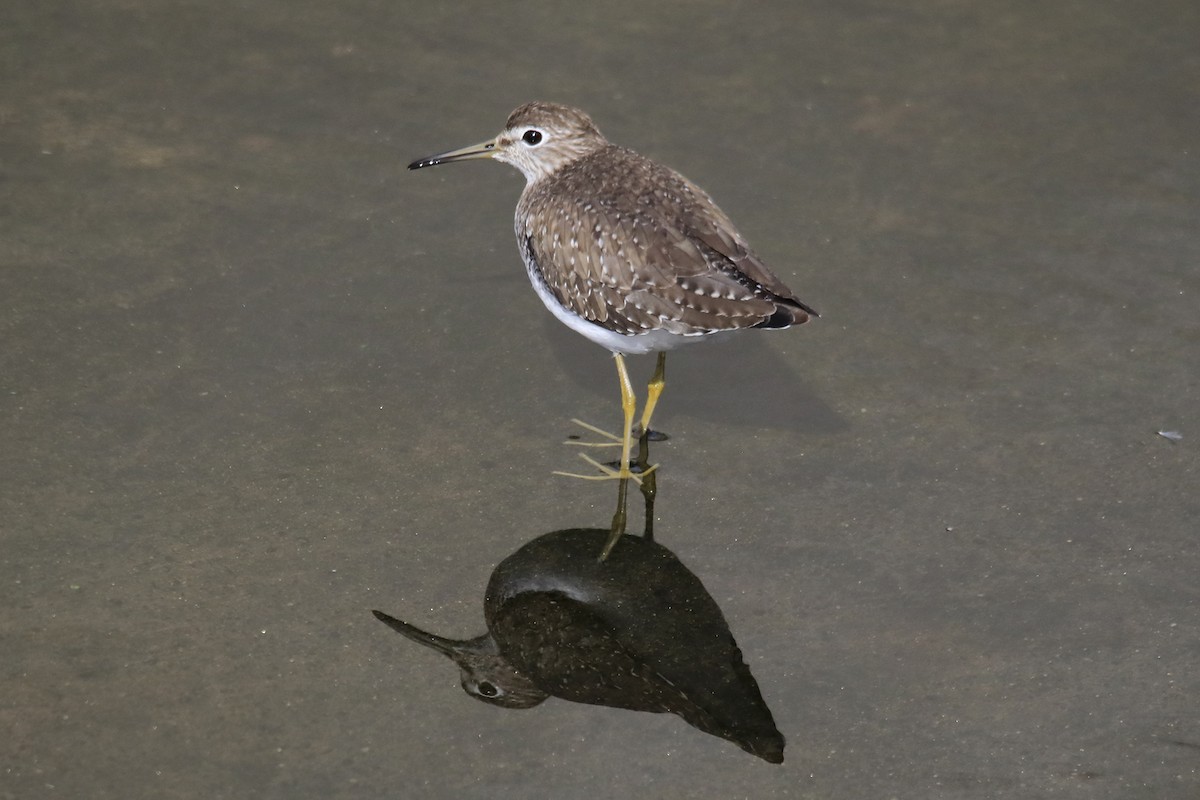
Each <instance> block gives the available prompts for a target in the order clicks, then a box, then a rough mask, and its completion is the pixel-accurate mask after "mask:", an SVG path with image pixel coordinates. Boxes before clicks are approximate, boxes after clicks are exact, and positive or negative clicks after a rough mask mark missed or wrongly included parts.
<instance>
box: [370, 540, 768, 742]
mask: <svg viewBox="0 0 1200 800" xmlns="http://www.w3.org/2000/svg"><path fill="white" fill-rule="evenodd" d="M609 534H610V532H609V531H608V530H605V529H602V528H574V529H569V530H560V531H553V532H551V533H547V534H544V535H542V536H539V537H537V538H536V539H534V540H532V541H530V542H528V543H526V544H525V545H524V546H522V547H521V548H520V549H518V550H517V551H516V552H515V553H513V554H512V555H510V556H508V557H507V558H506V559H504V560H503V561H502V562H500V564H499V565H498V566H497V567H496V569H495V570H494V571H493V573H492V576H491V579H490V580H489V581H488V586H487V590H486V593H485V599H484V618H485V620H486V622H487V629H488V632H487V633H485V634H483V635H481V636H477V637H475V638H473V639H466V640H456V639H449V638H445V637H442V636H437V635H434V634H431V633H427V632H426V631H423V630H421V629H420V628H418V627H416V626H415V625H411V624H409V623H407V622H404V621H402V620H399V619H396V618H395V617H393V616H390V615H388V614H385V613H384V612H382V611H378V610H376V611H373V612H372V613H373V614H374V615H375V617H376V619H378V620H380V621H381V622H383V623H384V624H386V625H387V626H388V627H390V628H391V629H392V630H394V631H396V632H397V633H400V634H402V635H403V636H405V637H406V638H408V639H410V640H412V641H415V642H417V643H419V644H421V645H424V646H426V647H429V648H431V649H433V650H435V651H437V652H439V653H441V654H442V655H444V656H447V657H449V658H450V659H452V660H453V661H454V662H455V663H456V664H457V665H458V667H459V670H460V673H461V683H462V687H463V689H464V690H465V691H466V692H467V694H469V695H471V696H473V697H476V698H478V699H479V700H482V701H484V702H487V703H490V704H492V705H497V706H500V707H503V708H513V709H519V708H531V707H533V706H536V705H538V704H539V703H541V702H542V701H544V700H546V699H547V698H548V697H558V698H561V699H564V700H571V701H574V702H576V703H588V704H592V705H602V706H610V707H614V708H624V709H630V710H634V711H650V712H658V713H672V714H676V715H678V716H680V717H681V718H683V720H684V721H686V722H687V723H688V724H690V725H692V726H694V727H696V728H698V729H700V730H702V731H704V732H705V733H708V734H712V735H714V736H719V737H721V738H723V739H726V740H728V741H730V742H733V743H734V744H736V745H738V746H739V747H741V748H742V749H743V750H746V751H747V752H749V753H752V754H753V755H756V756H758V757H759V758H762V759H764V760H766V761H768V762H771V763H774V764H778V763H782V761H783V750H784V744H785V742H784V737H783V735H782V734H781V733H780V732H779V730H778V729H777V728H776V727H775V721H774V719H773V718H772V716H771V711H770V709H769V708H768V707H767V705H766V703H765V702H764V701H763V698H762V694H761V693H760V691H759V688H758V684H757V682H756V681H755V680H754V676H753V675H752V674H751V673H750V668H749V667H748V666H746V663H745V660H744V658H743V656H742V652H741V650H740V649H738V646H737V642H736V641H735V640H734V638H733V634H732V633H731V632H730V630H729V624H728V623H727V622H726V621H725V617H724V616H723V615H722V613H721V609H720V608H719V607H718V606H717V603H716V601H715V600H713V598H712V596H711V595H710V594H709V593H708V591H707V590H706V589H705V588H704V584H703V583H701V581H700V579H699V578H698V577H697V576H696V575H695V574H694V573H693V572H691V570H689V569H688V568H687V567H686V566H684V564H683V563H682V562H681V561H680V560H679V559H678V557H677V556H675V554H674V553H672V552H671V551H670V550H669V549H667V548H666V547H664V546H662V545H661V544H658V543H657V542H654V541H653V540H651V539H649V538H646V537H638V536H631V535H627V536H623V537H622V538H623V539H624V540H626V541H624V542H623V543H622V544H621V546H620V547H618V548H616V549H615V550H614V551H613V552H612V554H611V555H610V556H609V557H608V558H607V560H603V561H602V560H599V559H597V558H596V557H595V554H596V551H597V550H598V549H600V548H601V547H602V546H604V545H605V543H606V541H607V540H608V539H609Z"/></svg>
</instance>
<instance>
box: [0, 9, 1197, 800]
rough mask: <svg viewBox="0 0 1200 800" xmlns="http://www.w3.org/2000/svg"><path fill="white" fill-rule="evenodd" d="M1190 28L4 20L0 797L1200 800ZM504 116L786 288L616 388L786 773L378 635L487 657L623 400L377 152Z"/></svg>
mask: <svg viewBox="0 0 1200 800" xmlns="http://www.w3.org/2000/svg"><path fill="white" fill-rule="evenodd" d="M1198 8H1200V7H1197V5H1196V4H1195V3H1194V2H1190V1H1185V0H1179V1H1177V2H1162V3H1155V4H1132V3H1121V2H1064V3H1055V4H1044V3H1028V2H1013V3H968V2H928V1H927V0H922V1H921V2H915V3H887V2H849V3H844V2H838V3H821V2H807V1H805V2H799V3H776V4H769V3H742V4H730V3H725V2H712V3H705V2H697V3H679V2H668V3H661V4H653V3H623V2H598V3H590V4H574V3H561V4H539V3H529V4H520V5H508V4H484V3H478V4H465V3H454V2H450V3H440V4H432V3H429V4H408V3H397V2H354V1H352V2H340V3H336V4H334V3H317V2H309V0H299V2H256V3H228V2H218V3H185V2H180V3H166V2H160V3H154V2H139V0H125V1H121V0H114V1H113V2H87V1H86V0H79V1H78V2H49V3H37V4H33V3H28V4H25V3H9V4H6V5H5V6H4V8H3V10H0V342H2V345H3V346H2V348H0V608H3V613H2V614H0V670H2V672H0V675H2V680H3V684H2V685H3V692H0V797H5V798H35V797H70V798H78V797H90V798H133V797H154V798H172V797H203V798H242V797H270V798H318V797H319V798H332V797H337V798H341V797H347V798H349V797H355V798H357V797H558V798H561V797H584V796H587V797H629V796H634V795H639V796H655V797H721V798H724V797H754V798H764V797H812V798H826V797H828V798H877V797H878V798H884V797H895V798H940V797H947V798H998V797H1003V798H1037V797H1088V798H1093V797H1101V798H1190V797H1196V796H1198V795H1200V718H1198V714H1197V712H1198V711H1200V702H1198V700H1197V697H1198V695H1200V669H1198V665H1200V647H1198V643H1197V642H1198V638H1197V634H1198V623H1200V609H1198V607H1197V602H1198V594H1200V592H1198V589H1197V575H1198V574H1200V558H1198V557H1197V550H1198V547H1197V528H1198V525H1197V517H1198V515H1200V500H1198V499H1197V497H1198V494H1200V493H1198V492H1197V488H1196V487H1197V485H1198V483H1200V482H1198V480H1197V479H1198V470H1197V458H1196V443H1197V441H1200V430H1198V429H1197V428H1196V426H1195V424H1194V423H1195V419H1196V409H1197V408H1200V391H1198V388H1200V387H1198V381H1200V377H1198V376H1200V359H1198V355H1197V353H1198V351H1197V345H1198V344H1200V324H1198V322H1197V316H1198V315H1197V309H1198V307H1200V306H1198V305H1197V297H1198V295H1200V276H1198V267H1200V232H1198V229H1197V222H1198V221H1200V164H1198V159H1197V156H1198V153H1197V137H1198V131H1200V45H1198V44H1197V43H1198V42H1200V10H1198ZM530 99H546V100H555V101H559V102H567V103H570V104H573V105H577V106H580V107H582V108H584V109H586V110H588V111H589V112H590V113H591V114H592V115H593V117H594V118H595V119H596V121H597V123H598V124H599V126H600V127H601V129H602V130H603V131H604V132H605V133H606V134H607V135H608V136H609V137H610V138H611V139H613V140H614V141H617V142H619V143H621V144H626V145H629V146H632V147H635V148H637V149H638V150H640V151H641V152H643V153H645V154H647V155H649V156H651V157H654V158H657V159H659V160H661V161H664V162H666V163H668V164H670V165H671V166H673V167H675V168H677V169H679V170H680V171H682V172H683V173H684V174H686V175H688V176H689V177H691V178H692V179H693V180H695V181H696V182H697V183H699V184H700V185H702V186H704V187H705V188H706V189H707V190H708V191H709V192H710V193H711V194H712V195H713V196H714V197H715V198H716V199H717V201H718V202H719V203H720V204H721V205H722V206H723V208H724V209H725V210H726V211H727V212H728V213H729V214H730V215H731V216H732V217H733V218H734V219H735V220H736V221H737V222H738V224H739V226H740V227H741V229H742V231H743V232H744V233H745V234H746V236H747V237H748V238H749V239H750V241H751V242H752V243H753V244H754V245H755V247H756V249H757V250H758V251H759V252H760V254H761V255H762V256H763V257H764V259H765V260H766V261H767V262H768V263H769V264H771V265H772V266H773V267H774V269H775V270H776V271H777V272H778V273H779V274H780V275H781V277H783V279H784V280H785V281H786V282H788V283H789V284H790V285H792V286H793V288H795V289H796V291H797V293H798V294H799V295H800V296H801V297H802V298H803V299H805V300H806V301H807V302H809V303H811V304H812V305H814V306H815V307H816V308H818V309H819V310H820V311H821V312H822V314H823V317H822V319H821V320H819V321H817V322H815V323H814V324H811V325H807V326H804V327H803V328H800V329H796V330H791V331H786V332H781V333H773V334H770V335H768V334H765V333H754V334H747V335H746V336H744V337H742V338H741V339H739V340H738V341H736V342H733V343H730V344H728V345H720V346H711V347H708V346H704V347H697V348H695V349H691V350H684V351H679V352H678V353H677V354H676V355H673V356H672V359H671V361H670V364H669V365H668V366H669V372H668V381H669V383H668V388H667V392H666V394H665V395H664V399H663V402H662V404H661V406H660V410H659V414H658V415H657V416H656V422H657V423H658V424H659V425H660V426H661V427H662V428H663V429H665V430H667V431H668V432H669V433H670V434H671V435H672V439H671V441H670V442H669V443H667V444H665V445H662V446H660V447H659V448H658V449H657V450H656V453H655V456H656V458H658V459H659V460H660V461H661V462H662V464H663V467H662V479H661V484H660V486H661V495H662V496H661V500H660V503H659V507H658V512H659V513H658V523H657V524H658V533H659V538H660V541H662V542H663V543H664V544H666V545H668V546H670V547H671V548H673V549H674V550H675V551H676V552H677V553H678V554H679V556H680V557H681V558H682V559H683V560H684V561H685V562H686V563H687V564H688V565H689V566H690V567H691V568H692V569H693V570H694V571H695V572H696V573H697V574H698V575H699V576H700V577H701V578H702V579H703V580H704V581H705V583H706V584H707V586H708V588H709V590H710V591H711V592H712V594H713V596H714V597H715V598H716V599H717V600H718V602H720V603H721V605H722V607H723V608H724V611H725V614H726V616H727V617H728V619H729V621H730V624H731V626H732V628H733V631H734V633H735V634H736V636H737V637H738V641H739V643H740V645H741V646H742V648H743V650H744V651H745V653H746V657H747V660H748V662H749V663H750V665H751V667H752V669H753V671H754V673H755V675H756V676H757V678H758V681H759V683H760V685H761V687H762V691H763V695H764V696H765V698H766V699H767V701H768V703H769V704H770V705H771V708H772V709H773V711H774V713H775V716H776V719H777V721H778V723H779V727H780V729H781V730H782V731H783V733H784V734H785V735H786V736H787V738H788V749H787V754H786V755H787V761H786V763H785V764H784V765H783V766H782V767H772V766H769V765H766V764H764V763H762V762H759V761H757V760H755V759H754V758H752V757H750V756H748V755H746V754H745V753H743V752H741V751H739V750H738V749H737V748H735V747H733V746H732V745H729V744H728V743H725V742H723V741H721V740H718V739H716V738H713V737H709V736H705V735H703V734H701V733H699V732H697V731H695V730H693V729H691V728H689V727H687V726H686V725H685V724H684V723H683V722H682V721H680V720H678V719H676V718H674V717H666V716H656V715H648V714H634V713H630V712H622V711H617V710H611V709H602V708H593V707H586V706H580V705H574V704H570V703H565V702H559V701H550V702H547V703H545V704H544V705H542V706H541V707H539V708H536V709H533V710H530V711H524V712H506V711H502V710H498V709H494V708H490V707H487V706H484V705H482V704H479V703H477V702H475V701H473V700H471V699H470V698H468V697H466V696H465V695H463V694H462V693H461V692H460V691H459V689H458V688H457V685H456V684H457V678H456V675H455V673H454V670H453V669H452V668H451V667H450V665H449V663H443V662H442V660H441V659H440V657H438V656H437V655H436V654H434V653H431V652H426V651H422V650H420V649H419V648H417V647H416V646H415V645H412V644H411V643H409V642H406V641H404V640H403V639H401V638H400V637H398V636H395V635H394V634H392V633H391V632H389V631H388V630H387V629H386V628H384V627H383V626H382V625H380V624H379V623H378V622H376V621H375V620H374V619H372V617H371V616H370V614H369V613H368V612H369V609H371V608H382V609H384V610H386V611H388V612H390V613H393V614H396V615H398V616H400V617H403V618H406V619H408V620H410V621H412V622H414V623H416V624H419V625H422V626H425V627H428V628H430V629H432V630H435V631H438V632H441V633H443V634H447V635H463V636H465V635H473V634H476V633H478V632H480V631H481V630H482V615H481V600H482V595H483V587H484V585H485V583H486V580H487V577H488V575H489V573H490V571H491V569H492V567H493V566H494V565H495V564H496V563H497V562H498V561H499V560H500V559H502V558H503V557H504V556H505V555H507V554H508V553H510V552H512V551H513V550H515V549H516V548H517V547H519V546H520V545H521V544H522V543H524V542H525V541H526V540H528V539H530V538H532V537H533V536H535V535H538V534H540V533H544V532H547V531H550V530H554V529H556V528H563V527H574V526H590V525H603V524H605V522H606V520H607V518H608V516H609V514H611V507H612V503H613V496H612V493H613V487H612V486H607V485H594V484H590V483H589V484H585V483H582V482H572V481H568V480H566V479H562V478H556V477H554V476H552V475H551V474H550V472H551V470H553V469H572V468H575V467H576V461H575V456H574V454H573V453H572V452H571V451H570V450H569V449H568V448H565V447H562V446H560V444H559V442H560V441H561V440H562V439H563V438H564V437H565V436H566V435H568V434H570V433H572V432H574V431H573V430H572V427H571V425H570V423H569V422H568V420H569V419H570V418H571V417H575V416H578V417H583V418H585V419H588V420H590V421H592V422H595V423H598V424H603V425H606V426H609V427H615V426H616V424H617V421H618V415H619V410H618V406H617V402H616V387H615V381H614V379H613V375H612V366H611V363H610V361H611V359H609V358H608V357H607V355H606V354H605V353H604V352H603V351H602V350H601V349H600V348H597V347H595V346H594V345H591V344H589V343H588V342H586V341H584V340H583V339H582V338H580V337H578V336H576V335H574V334H572V333H571V332H570V331H568V330H567V329H565V328H563V327H562V326H560V325H559V324H558V323H556V322H555V321H554V320H553V319H551V317H550V315H549V314H547V313H546V312H545V310H544V309H543V308H542V306H541V304H540V303H539V302H538V300H537V299H536V297H535V296H534V294H533V292H532V291H531V290H530V287H529V285H528V282H527V280H526V278H525V275H524V271H523V269H522V268H521V265H520V261H519V258H518V255H517V251H516V247H515V244H514V242H513V240H512V234H511V215H512V210H513V207H514V205H515V203H516V198H517V195H518V193H519V191H520V188H521V185H522V184H521V178H520V177H519V175H518V174H517V173H516V172H514V171H512V170H510V169H508V168H506V167H503V166H501V165H495V164H487V163H476V164H469V165H462V166H454V167H444V168H440V169H438V170H428V171H423V172H420V173H411V174H410V173H407V172H406V171H405V169H404V167H405V165H406V164H407V163H408V161H410V160H412V159H413V158H416V157H419V156H423V155H426V154H428V153H431V152H435V151H438V150H442V149H447V148H450V147H457V146H461V145H465V144H469V143H472V142H476V141H478V140H480V139H483V138H485V137H487V136H491V135H493V134H495V133H496V132H497V131H498V130H499V128H500V126H501V125H502V123H503V121H504V119H505V117H506V115H507V114H508V112H509V111H510V110H511V109H512V108H513V107H514V106H516V105H518V104H519V103H521V102H524V101H526V100H530ZM649 362H650V359H641V360H639V361H638V363H637V364H636V369H637V372H638V381H639V383H640V382H641V381H643V380H644V378H645V377H646V375H647V373H648V371H649V368H650V366H651V365H650V363H649ZM1160 430H1174V431H1179V432H1180V433H1181V434H1182V436H1183V438H1182V439H1181V440H1180V441H1178V442H1172V441H1169V440H1168V439H1166V438H1163V437H1161V436H1159V435H1158V434H1157V431H1160ZM636 519H637V517H636V515H635V520H636Z"/></svg>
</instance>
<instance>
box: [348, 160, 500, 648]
mask: <svg viewBox="0 0 1200 800" xmlns="http://www.w3.org/2000/svg"><path fill="white" fill-rule="evenodd" d="M475 158H482V156H475ZM417 163H419V164H421V166H428V164H426V163H425V162H423V161H420V162H417ZM431 163H434V164H439V163H441V162H439V161H434V162H431ZM412 169H416V167H412ZM371 613H372V614H374V615H375V619H377V620H379V621H380V622H382V623H383V624H385V625H387V626H388V627H389V628H391V629H392V630H394V631H395V632H396V633H399V634H400V635H402V636H404V637H406V638H408V639H411V640H413V641H414V642H416V643H417V644H423V645H425V646H426V647H428V648H430V649H431V650H436V651H438V652H439V653H441V654H442V655H444V656H449V657H450V658H452V659H454V660H455V661H457V660H458V657H459V653H460V651H461V650H462V649H463V647H462V646H463V644H464V642H458V641H455V640H454V639H446V638H444V637H442V636H434V635H433V634H432V633H426V632H425V631H423V630H421V629H420V628H418V627H417V626H416V625H409V624H408V623H407V622H402V621H401V620H398V619H396V618H395V617H392V616H389V615H387V614H385V613H383V612H382V611H372V612H371Z"/></svg>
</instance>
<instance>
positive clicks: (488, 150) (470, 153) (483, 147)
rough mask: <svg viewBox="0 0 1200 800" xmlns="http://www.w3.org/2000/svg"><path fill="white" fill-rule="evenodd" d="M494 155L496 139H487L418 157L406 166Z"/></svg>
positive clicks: (430, 165)
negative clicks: (456, 148)
mask: <svg viewBox="0 0 1200 800" xmlns="http://www.w3.org/2000/svg"><path fill="white" fill-rule="evenodd" d="M495 155H496V140H495V139H488V140H487V141H486V142H480V143H479V144H473V145H471V146H469V147H461V148H459V149H458V150H451V151H449V152H448V153H438V154H437V155H432V156H426V157H425V158H418V159H417V160H416V161H414V162H412V163H411V164H409V165H408V168H409V169H420V168H421V167H436V166H437V165H438V164H449V163H451V162H453V161H468V160H470V159H472V158H493V157H495Z"/></svg>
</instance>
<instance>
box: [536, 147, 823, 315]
mask: <svg viewBox="0 0 1200 800" xmlns="http://www.w3.org/2000/svg"><path fill="white" fill-rule="evenodd" d="M515 227H516V232H517V238H518V242H519V244H520V245H521V250H522V254H523V255H524V257H525V261H526V266H527V267H528V268H529V271H530V277H531V279H533V280H534V282H535V285H536V284H537V283H538V281H541V282H542V283H543V284H544V285H545V287H546V288H547V289H548V290H549V292H550V293H551V294H552V295H553V296H554V298H555V299H556V300H557V301H558V302H559V303H560V304H562V305H563V306H564V307H566V308H567V309H569V310H571V311H573V312H574V313H576V314H579V315H580V316H582V317H583V318H584V319H587V320H589V321H591V322H594V323H597V324H599V325H601V326H603V327H605V328H607V329H609V330H612V331H616V332H618V333H621V334H624V335H636V334H640V333H646V332H648V331H652V330H665V331H668V332H670V333H672V334H676V335H680V336H699V335H704V334H709V333H716V332H720V331H726V330H735V329H738V328H746V327H753V326H756V325H758V326H765V327H786V326H788V325H794V324H800V323H802V322H804V321H806V320H807V319H808V317H809V314H810V313H813V312H812V311H811V309H809V308H808V307H807V306H805V305H804V304H803V303H802V302H801V301H800V300H799V299H798V298H797V297H796V296H795V295H794V294H793V293H792V292H791V290H790V289H788V288H787V286H785V285H784V284H783V282H782V281H780V280H779V279H778V278H777V277H776V276H775V275H773V274H772V273H771V272H770V270H768V269H767V268H766V266H765V265H764V264H763V263H762V261H761V260H760V259H759V258H758V256H757V255H755V253H754V252H753V251H752V250H751V249H750V247H749V245H748V244H747V243H746V241H745V240H744V239H743V237H742V236H741V234H739V233H738V231H737V229H736V228H735V227H734V226H733V223H732V222H731V221H730V220H729V218H728V217H727V216H726V215H725V214H724V212H722V211H721V210H720V209H719V208H718V207H717V206H716V204H715V203H713V201H712V200H711V198H709V196H708V195H707V194H705V193H704V191H702V190H701V189H700V188H699V187H697V186H696V185H695V184H693V183H692V182H691V181H689V180H687V179H686V178H684V177H683V176H682V175H680V174H679V173H677V172H675V171H673V170H671V169H668V168H667V167H664V166H662V165H660V164H657V163H655V162H653V161H651V160H649V159H647V158H645V157H643V156H641V155H639V154H638V153H635V152H634V151H632V150H628V149H626V148H622V147H617V146H615V145H611V144H610V145H607V146H605V147H603V148H601V149H598V150H596V151H595V152H592V153H590V154H588V155H586V156H584V157H582V158H579V159H577V160H575V161H573V162H572V163H570V164H567V165H565V166H563V167H562V168H560V169H559V170H557V171H556V172H554V173H553V174H552V175H550V176H548V177H546V178H543V179H541V180H538V181H535V182H532V183H530V184H529V185H528V186H527V187H526V189H525V192H524V193H523V194H522V196H521V201H520V203H519V204H518V206H517V218H516V226H515Z"/></svg>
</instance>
